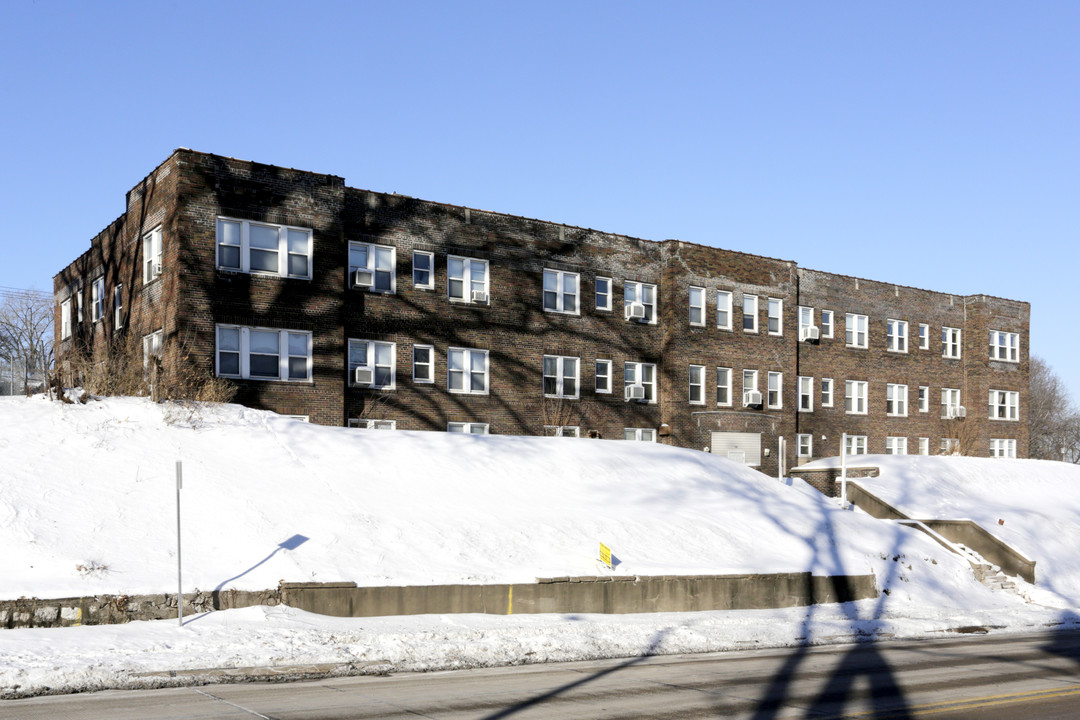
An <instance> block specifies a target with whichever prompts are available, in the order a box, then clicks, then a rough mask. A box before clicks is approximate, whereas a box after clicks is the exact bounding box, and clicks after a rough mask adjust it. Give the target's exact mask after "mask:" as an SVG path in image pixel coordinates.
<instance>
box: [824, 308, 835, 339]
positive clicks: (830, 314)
mask: <svg viewBox="0 0 1080 720" xmlns="http://www.w3.org/2000/svg"><path fill="white" fill-rule="evenodd" d="M826 315H828V317H829V322H825V316H826ZM825 328H829V331H828V332H825ZM835 334H836V313H835V312H833V311H832V310H822V311H821V337H823V338H832V337H834V336H835Z"/></svg>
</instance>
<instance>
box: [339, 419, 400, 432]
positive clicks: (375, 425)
mask: <svg viewBox="0 0 1080 720" xmlns="http://www.w3.org/2000/svg"><path fill="white" fill-rule="evenodd" d="M388 425H389V427H387V426H388ZM349 427H351V428H357V429H359V430H397V420H379V419H378V418H349Z"/></svg>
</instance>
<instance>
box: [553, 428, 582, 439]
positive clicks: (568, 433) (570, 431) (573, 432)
mask: <svg viewBox="0 0 1080 720" xmlns="http://www.w3.org/2000/svg"><path fill="white" fill-rule="evenodd" d="M544 435H545V437H572V438H576V437H581V428H580V427H579V426H577V425H545V426H544Z"/></svg>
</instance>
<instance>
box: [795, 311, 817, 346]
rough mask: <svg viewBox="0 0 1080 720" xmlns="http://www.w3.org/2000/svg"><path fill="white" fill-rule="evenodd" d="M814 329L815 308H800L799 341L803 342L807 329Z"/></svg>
mask: <svg viewBox="0 0 1080 720" xmlns="http://www.w3.org/2000/svg"><path fill="white" fill-rule="evenodd" d="M809 327H814V308H813V307H810V306H809V305H800V306H799V336H798V338H797V339H798V340H800V341H801V340H802V338H803V331H804V330H805V329H806V328H809Z"/></svg>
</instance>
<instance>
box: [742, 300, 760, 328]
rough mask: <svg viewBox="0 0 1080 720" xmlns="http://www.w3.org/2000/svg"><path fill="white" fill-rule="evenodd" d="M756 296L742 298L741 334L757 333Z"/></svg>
mask: <svg viewBox="0 0 1080 720" xmlns="http://www.w3.org/2000/svg"><path fill="white" fill-rule="evenodd" d="M757 316H758V296H757V295H747V294H745V293H744V294H743V296H742V329H743V332H749V333H756V332H757V331H758V317H757Z"/></svg>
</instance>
